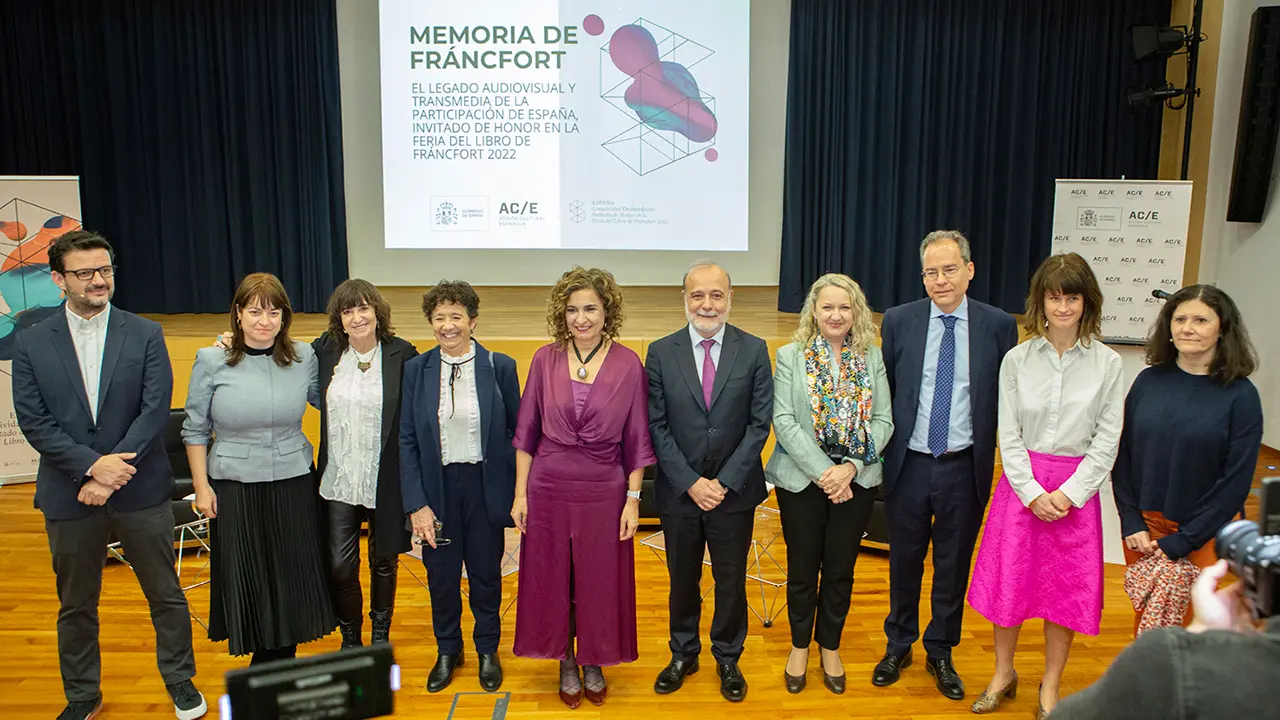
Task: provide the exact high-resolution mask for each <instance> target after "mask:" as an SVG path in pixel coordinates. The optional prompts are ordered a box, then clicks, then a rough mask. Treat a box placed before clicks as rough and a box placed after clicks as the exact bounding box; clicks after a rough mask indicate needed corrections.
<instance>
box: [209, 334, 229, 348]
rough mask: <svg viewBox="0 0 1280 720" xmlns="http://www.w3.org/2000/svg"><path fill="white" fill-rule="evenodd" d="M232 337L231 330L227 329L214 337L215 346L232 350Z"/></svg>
mask: <svg viewBox="0 0 1280 720" xmlns="http://www.w3.org/2000/svg"><path fill="white" fill-rule="evenodd" d="M231 338H232V335H231V331H230V330H227V331H225V332H223V333H222V334H221V335H219V336H217V337H215V338H214V339H213V346H214V347H216V348H222V349H223V350H230V349H231Z"/></svg>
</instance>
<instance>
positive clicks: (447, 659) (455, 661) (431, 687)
mask: <svg viewBox="0 0 1280 720" xmlns="http://www.w3.org/2000/svg"><path fill="white" fill-rule="evenodd" d="M460 667H462V651H458V654H457V655H444V654H441V655H439V656H438V657H436V664H435V665H433V666H432V667H431V674H430V675H427V692H429V693H438V692H440V691H441V690H443V689H445V688H447V687H449V683H451V682H453V673H454V671H455V670H457V669H458V668H460Z"/></svg>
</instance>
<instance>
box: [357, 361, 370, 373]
mask: <svg viewBox="0 0 1280 720" xmlns="http://www.w3.org/2000/svg"><path fill="white" fill-rule="evenodd" d="M356 367H358V368H360V372H369V368H371V367H373V362H363V361H357V362H356Z"/></svg>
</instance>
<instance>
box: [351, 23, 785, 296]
mask: <svg viewBox="0 0 1280 720" xmlns="http://www.w3.org/2000/svg"><path fill="white" fill-rule="evenodd" d="M692 1H696V0H692ZM337 8H338V49H339V69H340V72H341V78H342V142H343V166H344V170H345V173H346V195H347V247H348V256H349V258H350V272H351V276H352V277H361V278H365V279H366V280H369V281H371V282H373V283H375V284H378V285H429V284H433V283H435V282H436V281H437V280H440V279H441V278H450V279H453V278H458V279H463V280H467V281H468V282H470V283H472V284H475V285H550V284H553V283H554V282H555V281H556V279H557V278H559V277H560V273H562V272H564V271H565V270H567V269H569V268H570V267H571V266H573V265H584V266H597V267H603V268H606V269H608V270H610V271H612V272H613V274H614V276H615V277H617V279H618V281H619V282H620V283H623V284H625V285H674V284H677V283H678V282H679V278H680V277H681V276H682V275H683V274H684V271H685V269H686V268H687V267H688V266H689V264H690V263H692V262H694V261H695V260H698V259H702V258H710V259H713V260H716V261H718V262H721V263H722V264H724V266H725V267H726V268H728V270H729V272H730V273H731V274H732V275H733V281H734V283H735V284H737V285H777V284H778V255H779V250H780V248H781V244H782V160H783V132H784V130H785V128H786V98H787V57H788V42H789V39H790V38H789V36H790V25H791V2H790V0H754V2H752V3H751V140H750V150H749V152H750V157H751V165H750V167H751V170H750V175H751V177H750V183H749V184H750V190H749V194H750V198H749V203H748V205H749V207H750V211H749V212H750V215H749V218H748V225H749V237H748V246H749V250H748V251H747V252H736V253H682V252H634V251H583V250H528V251H521V252H508V251H503V252H498V251H492V250H490V251H477V250H435V251H432V250H385V249H383V222H382V157H381V147H382V146H381V140H380V127H381V123H382V118H381V111H380V105H379V80H378V3H377V2H376V0H337Z"/></svg>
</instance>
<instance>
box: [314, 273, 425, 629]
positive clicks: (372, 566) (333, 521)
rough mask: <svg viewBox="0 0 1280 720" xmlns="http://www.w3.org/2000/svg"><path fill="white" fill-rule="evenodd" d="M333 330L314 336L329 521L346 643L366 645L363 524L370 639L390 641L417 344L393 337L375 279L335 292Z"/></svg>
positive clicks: (319, 468) (404, 532)
mask: <svg viewBox="0 0 1280 720" xmlns="http://www.w3.org/2000/svg"><path fill="white" fill-rule="evenodd" d="M328 314H329V329H328V330H327V331H325V333H324V334H323V335H321V336H320V337H318V338H316V339H315V340H314V341H312V343H311V347H312V349H313V350H315V353H316V360H317V361H318V363H317V364H318V366H319V382H320V405H319V410H320V453H319V459H318V461H317V463H316V474H317V475H318V476H319V477H320V497H322V498H324V499H325V501H326V503H325V505H326V507H327V511H328V519H329V523H328V525H329V563H330V564H329V570H330V580H331V583H332V586H333V598H334V606H335V609H336V610H337V612H338V627H339V629H340V630H341V631H342V647H344V648H351V647H359V646H360V645H361V644H362V641H361V627H362V625H363V618H362V615H363V612H364V599H363V597H362V593H361V589H360V545H359V543H360V526H361V525H362V524H363V523H364V522H365V521H366V520H367V521H368V523H369V547H368V562H369V579H370V587H369V619H370V621H371V630H370V641H371V642H373V643H375V644H385V643H388V642H390V635H391V616H392V613H393V611H394V610H395V601H396V570H397V568H398V567H399V556H400V553H403V552H408V551H409V547H410V544H409V530H408V528H407V527H406V526H405V517H404V516H405V513H404V506H403V505H401V502H400V381H401V377H402V375H403V374H404V365H405V363H407V362H409V360H411V359H413V358H414V357H416V356H417V354H418V350H417V349H416V348H415V347H414V346H413V344H412V343H410V342H409V341H408V340H405V339H403V338H399V337H396V336H395V332H394V331H393V329H392V327H391V306H390V305H389V304H388V303H387V301H386V300H385V299H384V298H383V297H382V293H380V292H378V289H377V288H376V287H374V286H373V284H372V283H370V282H368V281H367V280H360V279H356V278H352V279H350V280H346V281H344V282H343V283H342V284H340V285H338V287H337V288H336V289H335V290H334V291H333V295H332V296H330V298H329V307H328Z"/></svg>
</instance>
